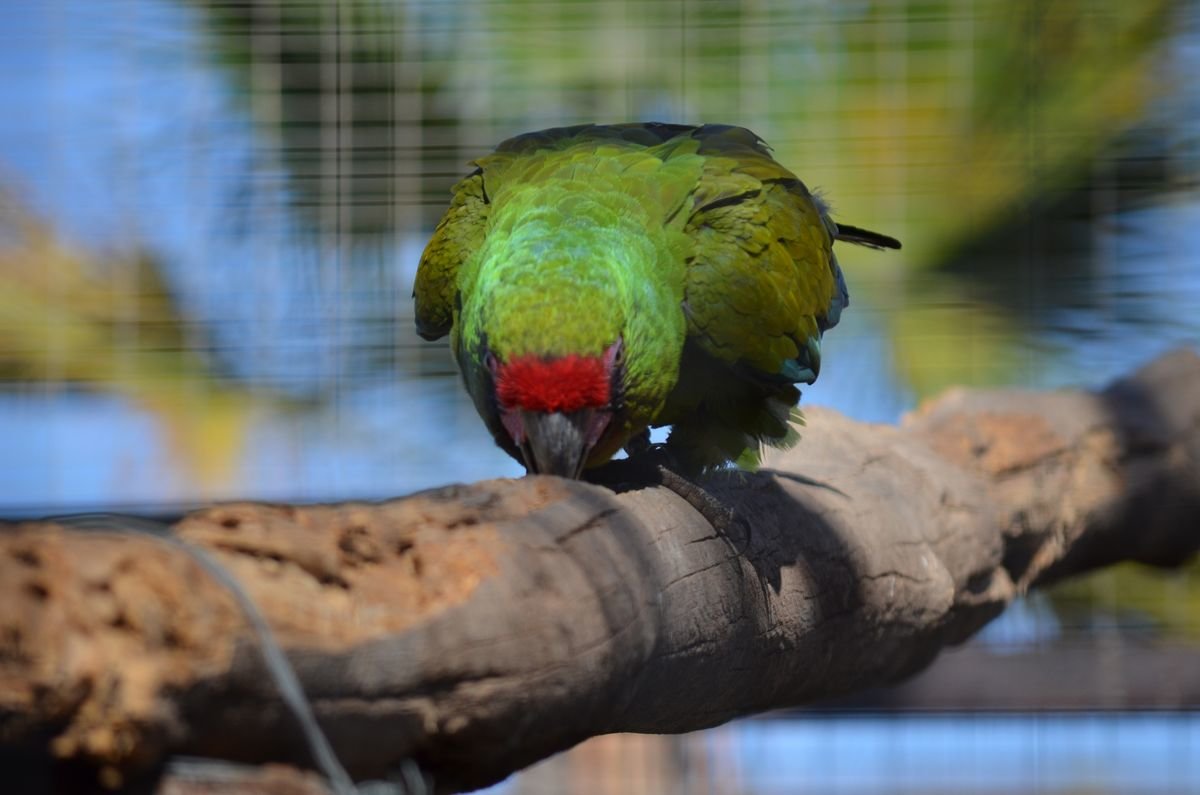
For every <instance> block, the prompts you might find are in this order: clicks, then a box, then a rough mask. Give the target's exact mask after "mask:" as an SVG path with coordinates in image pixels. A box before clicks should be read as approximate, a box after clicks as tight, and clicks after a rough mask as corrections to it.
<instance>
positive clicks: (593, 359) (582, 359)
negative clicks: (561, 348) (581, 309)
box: [496, 355, 609, 412]
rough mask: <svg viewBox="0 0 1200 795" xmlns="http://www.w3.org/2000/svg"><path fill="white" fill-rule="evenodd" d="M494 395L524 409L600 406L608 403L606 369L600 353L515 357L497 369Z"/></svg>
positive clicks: (505, 405) (508, 405) (503, 403)
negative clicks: (558, 356) (559, 356)
mask: <svg viewBox="0 0 1200 795" xmlns="http://www.w3.org/2000/svg"><path fill="white" fill-rule="evenodd" d="M496 398H497V400H499V402H500V406H501V407H502V408H505V409H524V410H525V411H550V412H552V411H562V412H569V411H578V410H579V409H586V408H601V407H603V406H607V405H608V403H609V375H608V368H607V367H605V366H604V359H603V358H602V357H600V356H575V355H571V356H563V357H561V358H558V359H543V358H541V357H538V356H518V357H516V358H514V359H512V360H510V361H508V362H505V363H504V364H502V365H500V366H499V367H497V368H496Z"/></svg>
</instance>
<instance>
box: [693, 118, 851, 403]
mask: <svg viewBox="0 0 1200 795" xmlns="http://www.w3.org/2000/svg"><path fill="white" fill-rule="evenodd" d="M694 135H695V137H696V138H698V140H699V141H700V150H699V153H700V154H701V155H705V156H706V161H705V168H704V172H703V175H702V177H701V180H700V184H699V185H698V186H697V190H696V193H695V201H694V205H693V207H694V209H693V210H692V214H691V217H690V218H689V219H688V222H687V226H686V231H687V233H688V234H689V235H690V237H691V238H692V240H693V241H694V244H695V249H694V254H693V257H692V260H691V262H690V264H689V266H688V271H687V286H686V300H685V312H686V313H687V316H688V322H689V331H690V335H691V336H692V338H693V339H694V340H695V341H696V342H697V344H698V345H699V346H700V347H701V348H702V349H703V350H705V351H706V352H708V353H709V354H711V355H712V356H714V357H715V358H717V359H719V360H720V361H722V362H725V363H727V364H730V365H738V366H740V367H744V368H750V369H751V370H753V371H754V373H755V374H756V375H760V376H762V377H765V378H769V379H771V378H774V379H779V380H782V381H785V382H787V383H796V382H803V383H812V382H813V381H814V380H815V379H816V377H817V374H818V373H819V372H820V367H821V347H820V340H821V332H822V331H824V330H825V329H827V328H829V327H831V326H833V325H834V324H836V323H837V321H838V316H839V315H840V313H841V310H842V309H843V308H844V307H845V306H846V304H847V303H848V300H849V299H848V296H847V293H846V286H845V281H844V280H843V278H842V274H841V269H840V268H839V267H838V264H837V260H836V259H835V257H834V255H833V248H832V246H833V240H834V237H835V235H836V232H837V227H836V226H835V225H834V224H833V222H832V221H830V220H829V218H828V216H827V215H826V214H825V211H824V208H823V207H822V205H821V203H820V202H819V201H818V200H817V199H816V198H815V197H814V196H813V195H812V194H811V193H809V191H808V189H807V188H806V187H805V186H804V183H802V182H801V181H800V180H799V179H797V178H796V176H795V175H794V174H792V173H791V172H790V171H788V170H787V169H785V168H784V167H783V166H781V165H779V164H778V163H777V162H775V160H774V159H772V157H771V156H770V154H769V152H768V150H767V148H766V146H765V144H763V142H762V141H761V140H760V139H759V138H758V137H757V136H756V135H754V134H753V133H751V132H750V131H748V130H744V129H742V128H740V127H718V126H716V125H707V126H705V127H701V128H699V129H697V130H696V132H695V133H694Z"/></svg>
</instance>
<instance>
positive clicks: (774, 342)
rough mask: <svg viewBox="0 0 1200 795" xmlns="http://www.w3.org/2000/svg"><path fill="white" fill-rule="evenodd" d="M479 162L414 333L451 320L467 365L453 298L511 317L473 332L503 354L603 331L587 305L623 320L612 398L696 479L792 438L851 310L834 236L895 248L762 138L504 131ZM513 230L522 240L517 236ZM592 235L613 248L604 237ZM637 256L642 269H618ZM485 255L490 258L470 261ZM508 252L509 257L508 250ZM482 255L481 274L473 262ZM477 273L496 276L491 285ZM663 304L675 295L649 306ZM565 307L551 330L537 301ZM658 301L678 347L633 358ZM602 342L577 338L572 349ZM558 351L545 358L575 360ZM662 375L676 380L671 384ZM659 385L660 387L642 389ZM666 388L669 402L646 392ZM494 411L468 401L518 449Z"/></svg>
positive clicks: (669, 130)
mask: <svg viewBox="0 0 1200 795" xmlns="http://www.w3.org/2000/svg"><path fill="white" fill-rule="evenodd" d="M474 165H476V166H477V168H476V171H474V172H473V173H472V174H470V175H468V176H467V177H466V178H465V179H463V180H462V181H461V182H459V183H458V184H457V185H456V186H455V188H454V198H453V200H452V202H451V206H450V209H449V210H448V211H447V213H446V215H445V217H444V218H443V219H442V221H441V223H439V225H438V227H437V229H436V231H435V232H434V235H433V238H432V240H431V241H430V243H429V245H428V247H427V248H426V250H425V253H424V255H423V256H422V259H421V263H420V267H419V269H418V273H417V281H416V287H415V290H414V294H415V297H416V309H417V325H418V331H419V332H420V333H421V335H422V336H425V337H427V338H436V337H439V336H443V335H445V334H446V333H447V332H448V331H450V330H451V329H452V328H453V329H454V337H453V341H454V343H455V350H456V354H458V355H459V357H460V363H463V362H464V358H463V357H464V356H468V357H469V356H470V355H473V354H471V353H470V351H466V352H462V353H460V352H459V335H460V329H459V325H460V324H459V318H458V314H459V311H460V309H459V301H460V299H459V293H460V291H463V290H472V291H476V292H478V291H479V290H481V289H486V290H490V291H492V292H490V293H489V294H488V295H487V296H478V295H474V296H473V298H475V299H477V300H482V301H485V302H488V301H490V302H492V304H494V308H493V309H484V308H479V309H477V310H473V311H475V312H476V315H478V317H480V318H484V317H492V318H494V317H496V316H499V315H497V313H499V314H500V315H503V317H504V318H510V317H511V318H517V320H505V321H504V323H505V324H507V325H503V324H502V325H503V327H502V328H498V329H487V330H478V331H477V332H476V333H474V336H473V339H474V340H476V342H475V343H472V344H476V345H477V346H478V345H479V344H480V343H479V342H478V340H482V339H485V337H486V338H489V339H491V340H492V341H493V342H495V343H496V344H500V345H501V346H502V347H503V344H502V342H503V340H508V339H512V340H531V339H544V340H547V342H545V343H544V346H545V347H548V348H552V347H555V346H558V348H562V346H563V345H565V344H566V343H560V342H559V341H558V340H559V339H560V337H562V336H563V335H565V337H564V338H568V339H569V338H570V334H571V332H572V329H573V328H574V324H576V323H584V324H587V323H592V326H593V331H595V329H594V326H595V324H594V322H593V321H594V319H595V316H596V313H603V312H613V313H624V314H623V319H622V320H621V322H622V323H625V324H627V325H626V327H625V329H624V331H622V332H621V336H622V337H624V338H625V341H626V344H627V346H628V347H629V348H630V351H629V353H630V359H629V364H628V367H627V368H626V369H627V372H626V383H624V384H622V391H621V395H622V401H623V402H622V410H623V411H625V412H626V416H625V422H626V426H627V431H628V433H627V434H626V437H625V438H629V437H630V436H632V435H636V434H637V433H639V432H640V431H641V430H643V429H644V428H645V427H646V426H647V425H655V426H657V425H672V426H673V431H672V434H671V436H670V439H669V442H668V447H669V448H671V449H673V450H674V452H675V453H676V456H677V458H679V459H680V460H681V461H684V462H686V468H689V469H702V468H706V467H711V466H717V465H720V464H722V463H725V462H728V461H731V460H739V459H740V460H746V459H745V457H744V456H743V453H745V452H746V451H750V452H751V453H752V454H756V453H757V450H758V447H759V445H760V444H761V443H767V444H772V445H776V446H782V445H786V444H789V443H790V442H792V441H794V439H795V438H796V436H795V431H794V429H793V427H792V422H793V420H794V414H793V407H794V406H795V404H796V402H797V400H799V396H800V392H799V389H798V388H797V386H796V385H797V384H799V383H812V382H813V381H814V380H816V378H817V375H818V374H819V372H820V367H821V345H820V343H821V335H822V333H823V332H824V331H825V330H827V329H829V328H831V327H833V326H834V325H836V323H837V322H838V319H839V317H840V314H841V311H842V310H843V309H844V308H845V307H846V306H847V305H848V304H849V294H848V291H847V289H846V282H845V279H844V277H843V275H842V271H841V268H840V267H839V265H838V262H837V259H836V257H835V256H834V253H833V244H834V241H835V240H845V241H847V242H850V243H855V244H859V245H865V246H870V247H873V248H899V247H900V243H899V242H898V241H896V240H895V239H893V238H891V237H888V236H886V235H882V234H879V233H876V232H870V231H867V230H864V229H860V228H858V227H854V226H849V225H846V224H838V223H835V222H834V221H833V220H832V219H831V218H830V217H829V214H828V211H827V208H826V205H825V204H824V203H823V202H822V201H821V200H820V199H819V198H818V197H816V196H814V195H813V194H812V193H810V192H809V190H808V188H807V187H806V186H805V185H804V183H803V182H801V181H800V179H799V178H798V177H797V176H796V175H795V174H793V173H792V172H790V171H788V170H787V169H785V168H784V167H783V166H782V165H780V164H779V163H778V162H777V161H775V159H774V158H773V157H772V156H771V150H770V148H769V147H768V146H767V145H766V144H765V143H764V142H763V140H762V139H761V138H759V137H758V136H757V135H755V134H754V133H752V132H750V131H749V130H746V129H744V128H741V127H734V126H729V125H720V124H707V125H703V126H698V127H697V126H688V125H681V124H661V123H645V124H617V125H595V124H585V125H577V126H574V127H560V128H554V129H549V130H541V131H538V132H531V133H526V134H524V135H518V136H516V137H513V138H510V139H508V140H506V141H504V142H503V143H501V144H500V145H499V146H498V147H497V148H496V150H495V152H493V153H492V154H490V155H487V156H485V157H482V158H479V159H478V160H477V161H475V163H474ZM518 207H519V210H518V209H517V208H518ZM555 208H557V209H555ZM604 219H609V220H604ZM554 224H557V225H558V226H557V227H555V226H553V225H554ZM568 229H570V230H578V231H568ZM606 230H613V231H611V234H610V232H609V231H606ZM622 230H624V231H622ZM639 230H640V231H639ZM522 235H523V236H524V238H523V240H524V239H526V238H527V240H525V242H523V243H521V244H520V245H518V244H517V243H512V244H511V245H510V244H509V242H508V241H509V239H510V238H511V239H515V238H516V237H519V236H522ZM621 235H625V237H621ZM502 238H503V239H502ZM588 240H591V241H593V242H591V243H587V242H586V241H588ZM601 240H605V241H609V242H607V243H598V242H596V241H601ZM622 240H624V241H626V242H625V243H622V242H621V241H622ZM505 246H508V248H505ZM521 246H523V247H521ZM639 246H640V247H641V249H642V252H641V253H640V254H638V255H637V256H639V257H642V259H637V260H631V259H628V258H629V257H633V256H634V254H633V253H630V252H631V251H632V249H633V248H636V247H639ZM647 246H649V247H650V248H646V247H647ZM624 247H628V248H629V249H630V251H626V250H625V249H624ZM484 249H487V251H488V252H489V253H487V254H483V253H480V252H481V251H483V250H484ZM510 250H511V251H512V252H515V253H513V254H512V255H511V256H510V255H509V254H508V253H503V252H509V251H510ZM531 252H535V253H533V254H531ZM583 252H588V253H583ZM647 252H656V253H647ZM647 256H649V258H650V259H649V260H648V261H649V263H650V265H649V268H650V269H649V270H646V271H642V270H637V271H636V273H637V275H636V277H634V276H630V275H629V272H628V271H625V270H617V271H613V270H611V269H612V268H613V267H617V268H623V267H625V266H622V265H614V263H620V262H624V261H629V262H634V261H636V262H639V263H640V262H645V261H647V260H646V259H645V257H647ZM512 257H516V258H517V259H520V260H521V262H520V263H513V262H511V261H510V260H511V259H512ZM481 259H486V260H487V263H489V264H487V265H486V266H481V265H480V264H479V262H478V260H481ZM505 263H507V264H505ZM542 263H544V264H542ZM655 263H657V264H655ZM481 267H483V269H484V270H485V271H486V272H487V273H488V274H504V275H503V276H499V275H496V276H490V277H489V278H490V279H491V281H488V282H487V283H486V284H484V283H482V282H480V281H479V279H480V278H481V277H480V276H479V275H478V272H479V270H480V268H481ZM637 267H638V268H641V267H642V266H641V265H638V266H637ZM514 268H515V269H514ZM539 269H540V270H539ZM464 274H470V275H464ZM564 274H565V275H564ZM604 274H607V275H604ZM614 275H616V276H618V277H619V278H621V279H624V278H626V277H629V278H637V279H643V280H645V281H646V283H644V284H633V285H629V284H624V286H620V289H618V288H616V287H613V286H612V285H611V282H612V279H613V278H614ZM528 279H532V280H533V281H528ZM517 282H519V283H520V284H519V285H518V286H517V287H516V288H514V287H513V286H512V285H513V284H514V283H517ZM525 284H527V285H529V286H528V287H525V286H521V285H525ZM481 285H482V286H481ZM489 285H490V286H489ZM539 285H542V286H539ZM589 285H594V286H589ZM606 285H607V286H606ZM514 290H534V292H520V295H521V296H524V298H523V299H522V300H524V301H525V302H526V303H528V304H530V309H529V310H528V312H529V314H528V322H529V323H530V324H535V325H536V324H545V323H547V322H550V323H551V326H552V328H548V329H547V330H546V332H545V333H544V334H543V332H541V331H540V330H539V329H540V328H541V326H540V325H539V326H538V327H537V328H533V329H531V330H528V333H526V331H524V330H520V329H515V328H514V327H513V325H512V324H513V323H518V322H520V321H519V318H520V317H522V315H520V313H519V312H517V311H516V309H514V308H513V307H510V306H502V305H501V304H502V302H504V301H505V300H511V299H506V298H505V296H511V295H514V294H517V293H515V292H514ZM585 290H595V291H596V292H595V300H594V302H593V303H592V304H590V305H589V304H587V303H586V302H585V303H582V304H581V303H579V301H580V295H579V294H580V291H585ZM538 291H540V292H538ZM464 295H465V293H464ZM622 296H624V297H622ZM651 296H653V299H652V300H651V298H650V297H651ZM663 299H669V300H668V301H667V303H666V304H662V303H659V302H660V301H662V300H663ZM648 301H649V303H647V302H648ZM566 304H569V305H570V306H572V307H576V309H575V310H572V311H570V312H566V313H565V314H562V315H561V317H560V315H559V314H552V315H550V316H549V317H552V320H551V321H547V320H546V317H548V316H547V315H546V309H545V307H555V306H559V305H566ZM534 305H537V306H541V307H543V309H541V310H537V311H535V310H534V309H533V308H532V307H533V306H534ZM585 306H586V307H588V309H587V310H586V311H579V309H580V308H582V307H585ZM662 306H671V307H673V308H672V309H669V310H667V311H668V312H676V313H678V314H676V315H675V318H678V323H679V324H680V326H682V327H683V328H684V329H685V331H684V332H683V333H682V336H680V337H677V338H675V339H677V340H678V341H677V342H673V343H671V344H672V345H674V346H675V347H674V348H670V346H666V347H664V345H665V343H664V345H659V344H658V343H662V342H663V340H653V341H652V342H654V344H655V345H658V347H657V349H656V350H658V351H659V353H656V355H658V356H663V355H664V354H662V353H661V351H663V350H668V349H670V350H673V351H674V352H673V353H670V354H667V356H668V358H665V359H661V360H639V359H637V355H638V354H639V353H640V352H641V351H640V346H641V345H642V342H640V341H639V340H644V339H646V338H647V334H653V333H654V331H655V330H654V328H653V327H654V325H655V324H654V322H648V321H647V320H646V318H644V317H641V316H640V315H639V314H638V313H642V314H645V313H646V312H648V311H652V312H656V313H660V314H661V311H662V310H661V309H660V308H659V307H662ZM648 307H655V308H654V309H653V310H651V309H648ZM489 313H490V314H489ZM476 315H472V317H475V316H476ZM631 318H633V319H632V320H631ZM654 320H656V321H657V322H658V325H660V326H661V327H662V328H663V329H664V330H663V332H662V333H664V334H667V333H668V330H669V329H671V328H677V327H678V326H676V320H675V319H674V318H671V317H666V316H661V317H659V318H656V319H654ZM480 322H483V321H480ZM488 322H500V321H495V320H494V319H493V320H492V321H488ZM646 329H650V331H649V332H647V330H646ZM485 332H486V333H485ZM598 334H599V332H595V333H590V334H582V333H581V336H579V339H581V340H582V339H584V338H587V339H589V340H590V339H593V338H598V337H597V335H598ZM539 335H540V336H539ZM556 335H557V336H556ZM611 342H613V340H607V339H606V340H605V341H604V344H605V345H607V344H609V343H611ZM513 344H516V343H513ZM589 344H590V343H589ZM526 347H528V346H526ZM558 348H556V349H555V350H556V351H557V352H555V353H553V355H564V354H563V350H570V348H569V346H568V347H567V348H564V349H563V350H558ZM580 353H582V354H592V353H594V351H591V350H589V351H580ZM549 354H550V352H549V351H546V352H543V354H542V355H549ZM639 367H640V368H642V369H641V370H639V369H638V368H639ZM477 369H478V368H476V370H477ZM464 375H467V366H466V365H464ZM472 378H474V379H475V380H472ZM665 378H669V379H671V383H669V384H667V386H668V387H669V389H668V391H666V392H663V391H662V390H661V389H660V387H661V385H662V379H665ZM467 380H468V387H469V388H471V389H472V390H473V394H475V393H476V392H478V391H479V390H480V389H486V388H487V387H486V382H487V377H486V375H484V376H470V375H468V379H467ZM652 389H658V390H659V392H654V394H653V395H651V394H650V393H649V392H646V390H652ZM643 392H646V394H642V393H643ZM660 392H661V394H662V395H665V398H663V397H661V396H656V395H659V394H660ZM639 399H641V402H639ZM494 404H495V400H494V399H491V400H490V402H489V400H488V399H481V398H480V397H479V395H478V394H476V405H477V406H478V407H479V408H480V412H481V414H483V415H484V418H485V420H487V421H488V424H489V426H491V427H492V430H493V433H494V434H496V436H497V439H498V440H499V441H500V442H501V444H502V446H505V448H506V449H510V451H511V449H512V445H511V444H510V443H508V442H507V437H506V436H504V434H505V433H506V432H505V431H504V429H503V428H501V427H500V422H499V419H498V418H497V416H496V413H495V412H496V409H495V405H494ZM614 449H615V448H614ZM608 454H609V455H611V452H609V453H608Z"/></svg>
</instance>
